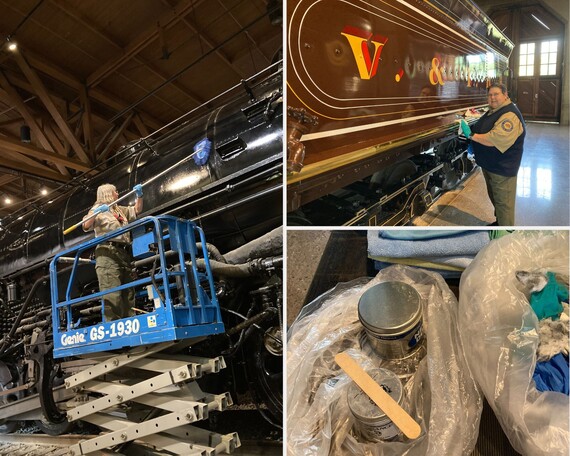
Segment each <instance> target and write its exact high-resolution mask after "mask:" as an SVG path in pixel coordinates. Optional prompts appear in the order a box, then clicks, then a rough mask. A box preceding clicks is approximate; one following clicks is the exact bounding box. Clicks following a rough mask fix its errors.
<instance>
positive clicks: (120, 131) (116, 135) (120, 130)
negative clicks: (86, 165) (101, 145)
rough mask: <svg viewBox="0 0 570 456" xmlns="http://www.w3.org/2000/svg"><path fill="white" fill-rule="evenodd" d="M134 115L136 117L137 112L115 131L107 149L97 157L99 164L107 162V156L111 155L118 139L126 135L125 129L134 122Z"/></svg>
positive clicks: (132, 113) (130, 115)
mask: <svg viewBox="0 0 570 456" xmlns="http://www.w3.org/2000/svg"><path fill="white" fill-rule="evenodd" d="M134 115H135V112H134V111H131V113H130V114H129V115H128V116H127V118H126V119H125V120H124V121H123V123H122V124H121V125H120V126H119V127H118V128H117V129H116V130H115V132H114V133H113V136H111V139H109V142H108V143H107V145H106V146H105V149H103V151H101V153H100V154H99V156H98V157H97V162H98V163H101V162H103V161H105V159H106V158H107V156H108V155H109V154H110V153H111V151H112V147H113V145H114V144H115V142H116V141H117V139H119V137H120V136H121V135H122V134H123V133H124V131H125V129H126V128H127V127H128V125H129V124H130V123H131V121H132V120H133V117H134Z"/></svg>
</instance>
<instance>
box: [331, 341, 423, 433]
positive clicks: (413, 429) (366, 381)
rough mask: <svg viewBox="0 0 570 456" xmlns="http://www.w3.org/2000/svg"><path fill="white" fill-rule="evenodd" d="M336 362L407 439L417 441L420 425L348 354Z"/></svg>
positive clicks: (337, 358) (339, 357)
mask: <svg viewBox="0 0 570 456" xmlns="http://www.w3.org/2000/svg"><path fill="white" fill-rule="evenodd" d="M334 360H335V361H336V363H337V364H338V365H339V366H340V367H341V368H342V370H343V371H345V372H346V373H347V374H348V376H349V377H350V378H351V379H352V380H354V382H355V383H356V384H357V385H358V386H359V387H360V388H361V389H362V391H364V392H365V393H366V394H367V395H368V397H369V398H370V399H372V400H373V401H374V403H375V404H376V405H377V406H378V407H380V410H382V411H383V412H384V413H385V414H386V415H387V416H388V418H390V419H391V420H392V422H393V423H394V424H395V425H396V426H398V428H399V429H400V430H401V431H402V432H403V433H404V435H405V436H406V437H408V438H409V439H417V438H418V437H419V436H420V433H421V428H420V425H419V424H418V423H416V421H415V420H414V419H413V418H412V417H411V416H410V415H408V413H407V412H406V411H405V410H404V409H403V408H402V407H401V406H400V404H398V403H397V402H396V401H395V400H394V399H392V397H391V396H390V395H389V394H388V393H386V391H384V390H383V389H382V387H381V386H380V385H379V384H378V383H376V382H375V381H374V379H373V378H372V377H370V375H368V374H367V373H366V372H365V371H364V369H362V367H360V366H359V365H358V364H357V363H356V361H354V359H352V358H351V357H350V356H349V355H348V353H346V352H343V353H339V354H337V355H336V356H335V357H334Z"/></svg>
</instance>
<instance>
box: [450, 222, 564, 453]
mask: <svg viewBox="0 0 570 456" xmlns="http://www.w3.org/2000/svg"><path fill="white" fill-rule="evenodd" d="M568 247H569V245H568V232H567V231H556V232H539V231H518V232H515V233H513V234H511V235H509V236H505V237H503V238H500V239H497V240H495V241H493V242H492V243H491V244H489V246H487V247H486V248H485V249H483V250H482V251H481V252H479V254H478V255H477V257H476V258H475V260H474V261H473V262H472V263H471V265H470V266H469V267H468V268H467V269H466V270H465V272H464V273H463V276H462V278H461V284H460V292H459V296H460V300H459V315H460V317H459V330H460V334H461V338H462V340H463V345H464V346H465V347H466V356H467V360H468V362H469V365H470V366H471V368H472V372H473V375H474V376H475V379H476V381H477V383H478V384H479V385H480V387H481V388H482V391H483V393H484V394H485V397H486V398H487V401H488V402H489V404H490V405H491V407H492V408H493V410H494V412H495V415H497V418H498V419H499V422H500V423H501V426H502V428H503V431H504V432H505V434H506V435H507V437H508V438H509V441H510V442H511V445H512V446H513V447H514V449H515V450H517V451H518V452H519V453H522V454H523V455H528V456H541V455H544V456H546V455H548V456H555V455H560V456H562V455H563V456H568V451H569V446H568V445H569V421H568V414H569V406H570V404H569V398H568V396H566V395H564V394H562V393H557V392H552V391H548V392H539V391H537V389H536V387H535V384H534V382H533V381H532V374H533V372H534V370H535V366H536V349H537V346H538V332H537V331H538V319H537V317H536V315H535V313H534V312H533V311H532V309H531V307H530V305H529V301H528V298H527V296H525V294H524V293H523V291H522V290H521V287H520V284H519V283H518V281H517V279H516V276H515V273H516V272H517V271H521V270H522V271H538V270H541V271H543V272H545V271H552V272H554V273H557V274H560V275H561V276H563V277H565V280H566V282H567V280H568V261H569V258H568Z"/></svg>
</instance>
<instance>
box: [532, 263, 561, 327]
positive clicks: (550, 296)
mask: <svg viewBox="0 0 570 456" xmlns="http://www.w3.org/2000/svg"><path fill="white" fill-rule="evenodd" d="M546 277H547V279H548V282H547V283H546V286H545V287H544V288H543V289H542V290H540V291H536V292H534V293H532V294H531V295H530V306H531V307H532V310H534V313H535V314H536V316H537V317H538V319H539V320H544V319H545V318H552V319H553V320H558V318H559V317H560V314H561V313H562V311H563V310H564V307H563V306H562V304H561V302H562V301H568V289H567V288H566V287H565V286H563V285H561V284H559V283H558V282H557V281H556V277H555V276H554V273H552V272H547V273H546Z"/></svg>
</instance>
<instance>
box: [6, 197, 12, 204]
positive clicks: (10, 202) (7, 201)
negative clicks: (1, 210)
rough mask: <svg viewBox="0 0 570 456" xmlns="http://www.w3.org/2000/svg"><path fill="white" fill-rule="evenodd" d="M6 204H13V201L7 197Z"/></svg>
mask: <svg viewBox="0 0 570 456" xmlns="http://www.w3.org/2000/svg"><path fill="white" fill-rule="evenodd" d="M4 202H5V203H6V204H12V199H11V198H10V197H8V196H7V197H6V198H4Z"/></svg>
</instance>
